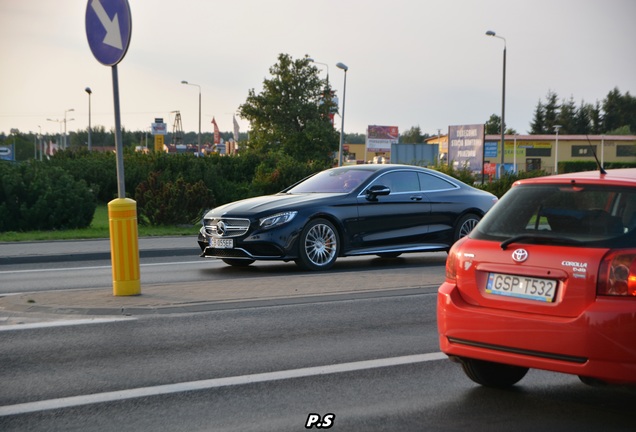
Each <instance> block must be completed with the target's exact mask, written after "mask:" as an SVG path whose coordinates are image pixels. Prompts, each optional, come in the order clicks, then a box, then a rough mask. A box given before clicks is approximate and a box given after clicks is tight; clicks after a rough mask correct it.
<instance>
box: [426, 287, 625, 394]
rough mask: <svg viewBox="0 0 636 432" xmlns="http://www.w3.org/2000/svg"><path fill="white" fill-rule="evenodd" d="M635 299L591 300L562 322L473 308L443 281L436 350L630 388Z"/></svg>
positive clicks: (438, 312) (440, 292) (524, 313)
mask: <svg viewBox="0 0 636 432" xmlns="http://www.w3.org/2000/svg"><path fill="white" fill-rule="evenodd" d="M635 300H636V299H631V298H629V299H625V298H620V299H618V298H597V300H596V301H595V302H594V303H593V304H591V305H590V307H588V309H586V310H585V311H584V313H582V314H581V315H579V316H578V317H575V318H562V317H554V316H548V315H538V314H531V313H526V312H514V311H505V310H501V309H497V310H495V309H489V308H484V307H479V306H475V305H473V304H469V303H467V302H465V301H464V300H463V299H462V297H461V294H460V292H459V290H458V289H457V287H456V286H455V285H454V284H452V283H449V282H444V283H443V284H442V285H441V286H440V288H439V290H438V297H437V323H438V333H439V342H440V348H441V350H442V351H443V352H444V353H445V354H447V355H449V356H458V357H467V358H475V359H480V360H487V361H492V362H498V363H505V364H511V365H516V366H523V367H529V368H537V369H545V370H550V371H554V372H561V373H568V374H574V375H579V376H585V377H590V378H596V379H599V380H602V381H606V382H612V383H629V384H636V301H635Z"/></svg>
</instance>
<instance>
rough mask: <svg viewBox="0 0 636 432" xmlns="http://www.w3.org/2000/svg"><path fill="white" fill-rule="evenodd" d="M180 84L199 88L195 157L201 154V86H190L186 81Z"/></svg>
mask: <svg viewBox="0 0 636 432" xmlns="http://www.w3.org/2000/svg"><path fill="white" fill-rule="evenodd" d="M181 84H185V85H191V86H195V87H198V88H199V135H198V138H197V139H198V143H197V156H198V155H200V154H201V86H200V85H198V84H192V83H189V82H187V81H181Z"/></svg>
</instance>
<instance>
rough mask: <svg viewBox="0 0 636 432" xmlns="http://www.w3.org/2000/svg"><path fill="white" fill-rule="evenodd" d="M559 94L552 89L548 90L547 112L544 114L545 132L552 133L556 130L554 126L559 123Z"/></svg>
mask: <svg viewBox="0 0 636 432" xmlns="http://www.w3.org/2000/svg"><path fill="white" fill-rule="evenodd" d="M558 98H559V97H558V96H557V94H556V93H555V92H553V91H552V90H549V91H548V95H547V96H546V99H547V102H546V104H545V114H544V117H543V118H544V125H543V133H552V132H553V131H554V126H555V125H558V124H559V123H558V121H557V119H558V116H559V103H558Z"/></svg>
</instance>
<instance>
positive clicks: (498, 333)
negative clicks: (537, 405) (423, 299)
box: [437, 169, 636, 387]
mask: <svg viewBox="0 0 636 432" xmlns="http://www.w3.org/2000/svg"><path fill="white" fill-rule="evenodd" d="M437 320H438V331H439V341H440V347H441V350H442V351H443V352H444V353H446V354H447V355H448V356H450V358H451V359H453V360H456V361H458V362H459V363H460V364H461V366H462V368H463V370H464V372H465V373H466V375H467V376H468V377H469V378H470V379H472V380H473V381H475V382H476V383H479V384H482V385H484V386H490V387H508V386H512V385H514V384H516V383H517V382H518V381H519V380H521V379H522V378H523V377H524V375H525V374H526V372H527V371H528V369H529V368H537V369H544V370H548V371H554V372H561V373H566V374H574V375H578V376H579V377H580V379H581V381H583V382H584V383H586V384H595V383H611V384H628V385H631V384H636V169H617V170H608V171H607V173H603V171H602V170H599V171H593V172H585V173H576V174H564V175H555V176H548V177H541V178H534V179H526V180H521V181H518V182H516V183H515V184H514V185H513V187H512V188H511V189H510V190H509V191H508V192H507V193H506V194H505V195H504V196H503V197H502V199H501V200H499V202H498V203H497V204H496V205H495V206H494V207H493V209H492V210H491V211H490V212H488V214H487V215H486V216H485V217H484V218H483V219H482V220H481V221H480V223H479V224H478V225H477V226H476V227H475V229H474V230H473V231H472V232H471V233H470V234H469V235H468V236H467V237H464V238H463V239H461V240H460V241H458V242H457V243H455V245H454V246H453V247H452V249H451V250H450V251H449V254H448V258H447V262H446V279H445V282H444V283H443V284H442V285H441V286H440V288H439V290H438V302H437Z"/></svg>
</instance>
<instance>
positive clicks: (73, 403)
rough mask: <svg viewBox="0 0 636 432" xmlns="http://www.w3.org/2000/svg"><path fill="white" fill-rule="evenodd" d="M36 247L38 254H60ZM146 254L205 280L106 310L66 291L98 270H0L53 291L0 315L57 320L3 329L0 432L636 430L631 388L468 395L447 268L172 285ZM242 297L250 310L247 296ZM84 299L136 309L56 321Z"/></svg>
mask: <svg viewBox="0 0 636 432" xmlns="http://www.w3.org/2000/svg"><path fill="white" fill-rule="evenodd" d="M93 248H94V246H93ZM44 249H46V248H44V247H42V248H40V252H39V253H40V256H42V257H46V256H48V257H51V256H54V255H53V254H48V255H47V254H44V253H43V252H42V251H43V250H44ZM54 249H56V250H60V249H61V248H60V245H56V248H54ZM0 250H2V248H0ZM154 250H155V252H153V253H154V254H155V255H156V256H154V257H150V256H147V257H144V258H142V262H144V263H145V264H148V265H154V264H157V265H156V267H157V268H159V269H162V270H161V272H160V274H161V275H162V276H160V277H163V278H167V277H168V275H169V274H174V273H180V274H184V275H186V276H184V278H186V279H197V278H203V279H204V280H203V281H200V280H198V279H197V280H189V281H186V282H178V283H175V282H164V283H157V284H148V286H145V285H144V287H143V288H142V290H143V294H142V295H141V296H136V297H134V298H124V299H121V298H117V299H113V298H112V296H109V295H108V294H102V292H103V291H104V287H101V284H102V283H101V282H100V283H98V284H97V285H98V286H95V287H93V288H81V289H76V290H69V289H62V288H61V287H63V286H64V284H65V283H68V282H66V281H68V280H73V279H74V277H73V276H72V275H73V274H75V273H81V274H82V276H80V277H79V278H80V279H83V280H84V282H83V283H88V282H87V281H90V280H91V279H99V277H97V274H96V271H95V269H93V270H91V271H90V272H88V273H87V274H84V273H86V269H85V268H86V267H95V266H105V265H106V264H104V262H103V261H100V259H101V260H103V259H104V258H103V257H102V258H98V257H95V256H93V257H92V258H91V259H90V260H88V259H87V260H82V259H73V260H72V261H69V260H66V261H65V260H64V259H63V258H62V257H57V258H54V259H52V258H43V259H41V260H40V261H39V263H37V264H36V263H35V261H36V258H34V256H36V255H35V254H34V253H32V254H31V255H28V254H24V255H22V257H21V258H20V260H22V262H15V261H14V262H11V263H7V262H6V260H5V261H4V262H2V258H0V262H2V264H1V265H0V281H2V282H3V283H2V287H3V288H2V289H5V288H4V286H5V285H4V282H5V281H7V278H6V276H8V275H9V274H19V275H21V276H20V277H23V278H27V279H28V278H30V277H32V276H30V273H31V272H30V271H29V270H32V266H35V265H37V266H38V268H39V269H41V270H42V272H43V273H44V275H45V277H43V278H42V279H49V280H57V281H58V282H52V285H56V284H59V287H57V288H52V289H47V290H44V291H40V292H35V293H34V292H31V293H30V294H16V295H12V296H5V297H4V298H0V307H2V306H3V305H4V306H6V303H2V301H5V300H7V297H12V298H13V299H20V298H23V297H24V296H30V298H32V299H36V300H37V301H38V302H39V301H40V300H42V301H45V300H46V301H48V302H49V306H50V308H49V312H50V314H49V315H53V316H58V318H64V319H57V320H44V321H41V322H39V323H36V325H24V324H17V325H10V324H9V325H4V326H0V383H2V385H1V386H0V430H2V431H24V430H29V431H39V430H42V431H44V430H46V431H55V430H64V431H67V430H82V431H118V432H120V431H132V430H135V431H150V430H152V431H208V430H212V431H214V430H219V431H252V430H253V431H257V430H258V431H297V430H298V431H300V430H307V429H306V426H307V422H308V421H309V422H310V423H311V424H310V426H312V429H316V428H317V427H316V426H315V425H316V422H317V421H318V420H317V418H316V416H318V417H319V419H320V420H319V421H320V422H325V426H328V425H330V426H331V429H332V430H342V431H369V430H372V431H375V430H378V431H385V430H387V431H393V430H396V431H397V430H399V431H421V430H432V431H438V430H439V431H455V430H457V431H459V430H461V431H465V430H466V429H469V430H476V431H482V430H483V431H486V430H487V431H493V430H517V431H530V430H532V431H536V430H542V431H552V430H554V431H557V430H558V431H563V430H577V431H597V430H612V431H613V430H630V431H631V430H633V425H634V422H635V421H636V414H634V411H633V402H634V400H636V393H634V392H633V390H629V389H621V388H592V387H588V386H585V385H583V384H582V383H580V382H579V380H578V378H576V377H571V376H565V375H559V374H553V373H548V372H543V371H530V373H529V374H528V375H527V376H526V377H525V378H524V379H523V380H522V382H521V383H520V385H518V386H516V387H515V388H514V389H512V390H509V391H496V390H492V389H486V388H482V387H479V386H477V385H475V384H473V383H472V382H471V381H469V380H468V378H466V377H465V376H464V375H463V373H462V371H461V368H460V367H459V366H458V365H456V364H454V363H451V362H450V361H448V360H447V359H446V358H445V356H443V355H442V354H441V353H440V352H439V346H438V343H437V334H436V319H435V301H436V284H438V283H439V281H440V280H441V278H443V272H444V266H443V262H444V259H443V257H442V256H437V255H432V256H428V255H425V254H423V255H414V256H411V257H407V258H401V259H398V260H380V259H375V258H372V257H370V258H369V257H368V258H367V259H366V260H364V259H362V258H361V259H352V260H349V259H344V260H342V261H339V262H338V264H337V266H336V268H335V269H334V270H333V271H330V272H325V273H324V274H322V273H321V274H313V273H305V272H300V271H297V270H296V269H295V266H294V265H293V264H268V265H257V266H254V267H253V268H252V267H251V268H248V269H242V271H241V269H232V268H229V267H226V266H222V265H217V264H220V263H218V262H214V261H210V262H207V261H206V263H209V264H210V265H209V266H207V265H206V264H204V265H203V267H199V266H200V264H193V267H189V268H188V269H187V270H188V271H185V272H176V271H175V268H176V267H179V266H184V265H187V266H189V265H190V264H184V261H191V259H190V257H189V256H185V255H181V256H180V255H179V254H177V253H174V252H173V253H171V254H170V253H169V254H168V255H167V256H166V255H165V254H163V253H159V252H156V251H157V250H159V248H156V249H154ZM91 253H93V252H91ZM66 255H67V256H72V255H74V254H72V253H68V251H67V253H66ZM84 255H88V253H86V254H84ZM46 260H50V261H51V262H48V263H47V262H46ZM95 260H97V261H95ZM27 261H28V262H27ZM195 261H196V260H195ZM22 270H26V271H24V272H21V273H7V272H16V271H22ZM3 271H4V272H5V273H2V272H3ZM91 272H92V273H93V277H92V278H91ZM38 277H39V276H38ZM17 279H20V278H17ZM142 279H143V274H142ZM205 279H208V280H205ZM352 281H357V282H358V283H355V282H352ZM354 285H359V286H354ZM13 288H14V286H12V287H11V288H9V290H11V289H13ZM259 288H260V289H259ZM179 290H181V291H179ZM250 292H252V293H253V292H257V293H258V296H254V295H252V296H251V297H249V298H245V297H247V294H249V293H250ZM80 294H81V295H80ZM266 294H267V295H266ZM187 295H190V296H191V297H187ZM215 296H219V297H215ZM228 296H229V297H231V298H232V300H228V299H227V298H228ZM242 296H243V297H242ZM80 297H81V300H82V301H83V302H85V301H91V302H94V301H97V300H99V301H103V302H105V304H106V305H107V310H108V311H111V312H112V311H115V310H117V308H116V307H113V306H112V305H113V304H116V305H118V304H120V303H117V302H137V303H138V304H139V306H138V309H137V310H134V311H133V313H126V314H122V313H119V314H113V313H100V314H93V315H86V314H78V313H77V312H78V310H83V311H84V312H86V310H84V309H82V307H81V306H82V305H83V303H82V302H79V303H78V304H77V305H76V307H77V309H76V310H71V311H65V310H64V309H63V308H62V306H63V305H64V304H68V303H69V302H71V301H72V300H74V299H78V298H80ZM186 297H187V298H186ZM24 298H27V297H24ZM96 299H97V300H96ZM201 299H203V300H201ZM78 301H79V300H78ZM56 302H57V303H56ZM166 302H168V303H174V304H175V305H176V306H175V307H165V303H166ZM179 302H181V303H179ZM12 305H14V306H15V305H20V302H15V303H13V304H12ZM51 305H53V306H51ZM44 306H46V305H44ZM40 311H41V310H40ZM64 312H70V313H69V314H64ZM21 313H22V314H23V315H29V314H33V313H35V312H31V311H28V310H27V311H21ZM37 313H40V312H37Z"/></svg>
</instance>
